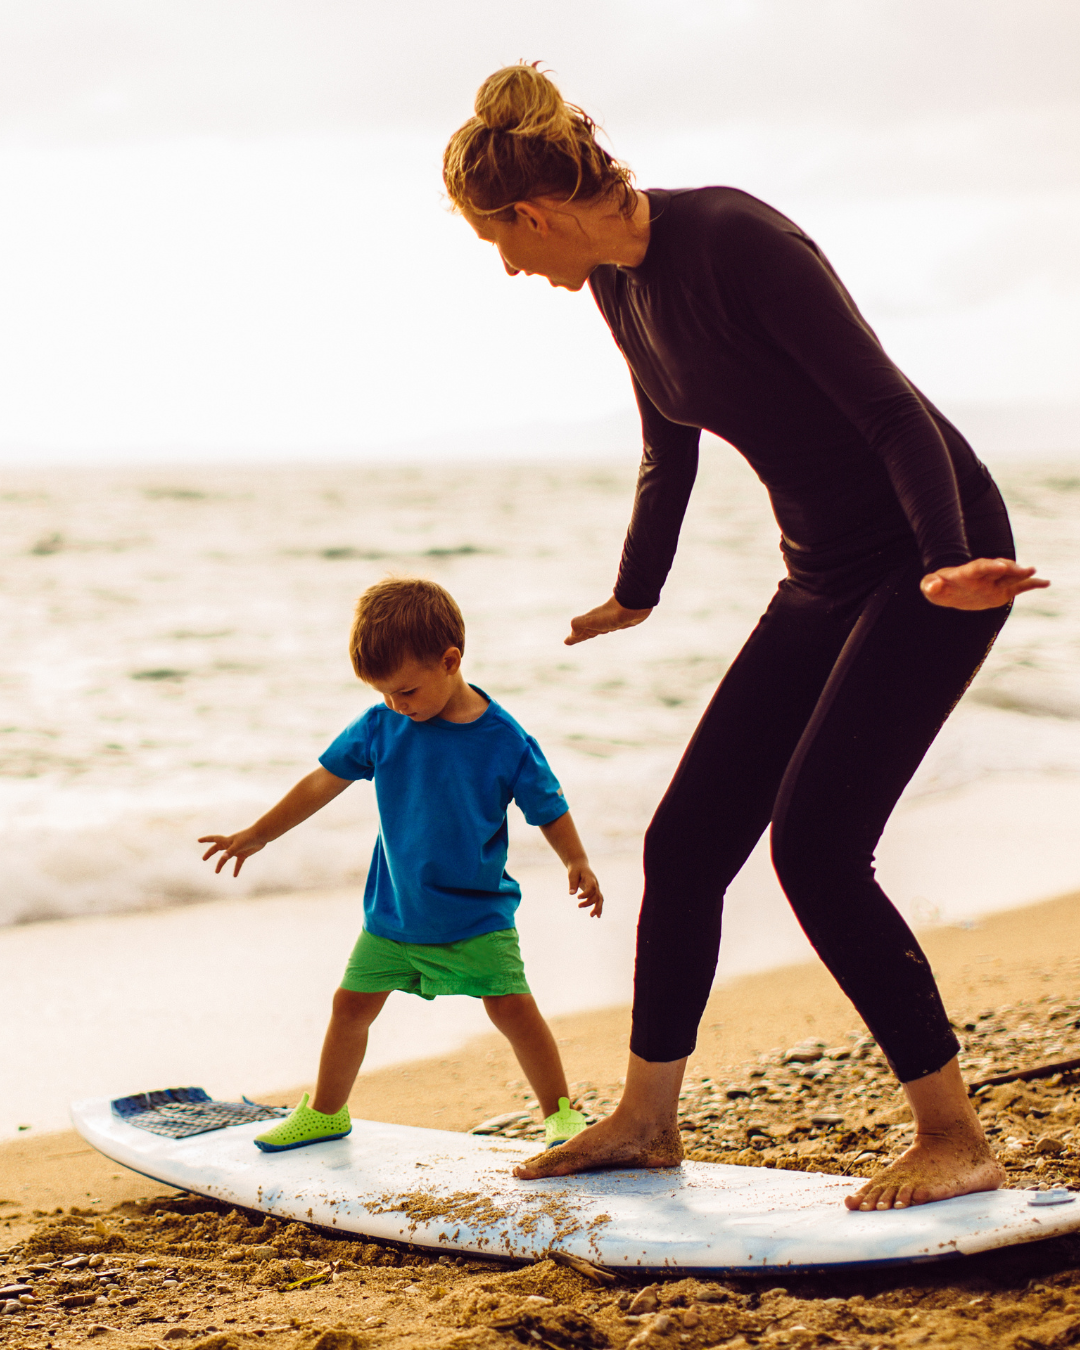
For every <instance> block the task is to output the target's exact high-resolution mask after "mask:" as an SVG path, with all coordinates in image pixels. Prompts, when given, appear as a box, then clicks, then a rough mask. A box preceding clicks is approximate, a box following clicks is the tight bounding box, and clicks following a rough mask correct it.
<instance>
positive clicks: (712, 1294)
mask: <svg viewBox="0 0 1080 1350" xmlns="http://www.w3.org/2000/svg"><path fill="white" fill-rule="evenodd" d="M728 1298H729V1294H728V1291H727V1290H726V1289H722V1288H721V1287H720V1285H718V1284H707V1285H706V1286H705V1288H704V1289H699V1290H698V1291H697V1299H698V1302H699V1303H726V1302H727V1301H728Z"/></svg>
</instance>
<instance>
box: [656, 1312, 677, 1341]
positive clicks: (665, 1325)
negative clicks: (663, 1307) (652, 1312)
mask: <svg viewBox="0 0 1080 1350" xmlns="http://www.w3.org/2000/svg"><path fill="white" fill-rule="evenodd" d="M674 1325H675V1323H674V1322H673V1321H672V1319H671V1318H670V1317H669V1316H668V1315H667V1313H660V1315H659V1316H658V1317H656V1318H654V1319H653V1324H652V1330H653V1331H658V1332H659V1333H660V1334H661V1336H666V1335H667V1333H668V1332H669V1331H670V1330H671V1329H672V1328H673V1327H674Z"/></svg>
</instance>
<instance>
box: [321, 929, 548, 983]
mask: <svg viewBox="0 0 1080 1350" xmlns="http://www.w3.org/2000/svg"><path fill="white" fill-rule="evenodd" d="M341 987H342V989H349V990H351V991H352V992H353V993H354V994H381V993H384V992H385V991H386V990H390V989H400V990H401V991H402V992H403V993H406V994H419V995H420V997H421V998H435V997H436V996H437V995H438V994H468V995H469V996H470V997H471V998H485V997H496V998H497V997H498V996H500V995H502V994H527V993H529V986H528V984H527V983H526V980H525V967H524V966H523V965H522V964H521V952H520V950H519V949H518V935H517V929H516V928H500V929H499V930H498V931H497V932H494V933H481V934H480V936H479V937H474V938H464V939H463V940H462V941H461V942H438V943H425V942H395V941H394V940H393V938H384V937H376V936H375V934H374V933H369V932H368V931H367V929H366V928H365V929H364V930H363V932H362V933H361V934H360V936H359V937H358V938H357V940H356V946H355V947H354V948H353V949H352V955H351V956H350V957H349V964H348V965H347V966H346V967H345V975H344V978H343V979H342V981H341Z"/></svg>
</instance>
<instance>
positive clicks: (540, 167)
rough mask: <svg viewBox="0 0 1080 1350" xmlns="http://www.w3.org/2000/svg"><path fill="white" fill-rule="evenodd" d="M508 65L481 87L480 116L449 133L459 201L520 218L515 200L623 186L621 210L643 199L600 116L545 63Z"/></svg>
mask: <svg viewBox="0 0 1080 1350" xmlns="http://www.w3.org/2000/svg"><path fill="white" fill-rule="evenodd" d="M539 64H540V63H539V62H536V63H534V64H533V65H527V64H526V63H525V62H524V61H523V62H521V63H520V64H519V65H516V66H504V67H503V69H502V70H497V71H496V72H495V74H494V75H489V76H488V78H487V79H486V80H485V81H484V83H483V84H482V85H481V86H480V88H479V90H478V91H477V94H476V104H475V107H476V116H475V117H470V118H469V120H468V121H467V122H466V123H465V125H464V126H462V127H459V128H458V130H457V131H455V132H454V134H453V136H451V137H450V143H449V145H448V146H447V147H446V153H445V154H444V155H443V182H444V183H445V184H446V191H447V193H448V194H449V197H450V200H451V202H452V203H453V204H454V206H455V208H456V209H458V210H461V209H462V208H463V207H464V208H467V209H468V210H469V211H471V212H472V213H473V214H474V215H477V216H488V217H495V218H497V219H500V220H512V219H513V218H514V211H513V207H514V203H515V202H523V201H535V200H536V199H537V198H538V197H557V198H559V199H560V200H561V201H563V202H570V201H575V200H579V201H591V200H593V199H594V198H596V197H603V196H607V194H608V193H612V192H617V193H619V194H620V196H621V200H620V202H619V209H620V211H622V212H623V213H624V214H625V215H630V214H631V213H632V212H633V210H634V208H635V206H636V205H637V193H636V192H635V191H634V188H633V176H632V174H631V173H630V170H629V169H628V168H627V167H626V165H625V164H620V163H619V161H618V160H617V159H615V158H614V156H613V155H609V154H608V152H607V151H606V150H604V149H603V148H602V147H601V146H600V145H598V144H597V141H596V123H595V122H594V121H593V120H592V118H591V117H589V115H588V114H587V113H585V112H582V110H581V109H580V108H578V107H576V106H575V105H574V104H573V103H567V102H566V101H565V99H564V98H563V96H562V94H560V93H559V90H558V88H557V87H556V85H555V83H554V82H553V81H552V80H550V79H549V78H548V76H547V75H545V74H544V73H543V71H541V70H540V69H539V68H538V67H539Z"/></svg>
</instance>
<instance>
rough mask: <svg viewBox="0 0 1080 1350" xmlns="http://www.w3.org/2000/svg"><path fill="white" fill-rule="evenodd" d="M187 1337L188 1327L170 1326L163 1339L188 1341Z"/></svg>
mask: <svg viewBox="0 0 1080 1350" xmlns="http://www.w3.org/2000/svg"><path fill="white" fill-rule="evenodd" d="M187 1338H188V1329H187V1327H170V1328H169V1329H168V1331H167V1332H166V1333H165V1335H164V1336H162V1338H161V1339H162V1340H163V1341H186V1340H187Z"/></svg>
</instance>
